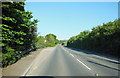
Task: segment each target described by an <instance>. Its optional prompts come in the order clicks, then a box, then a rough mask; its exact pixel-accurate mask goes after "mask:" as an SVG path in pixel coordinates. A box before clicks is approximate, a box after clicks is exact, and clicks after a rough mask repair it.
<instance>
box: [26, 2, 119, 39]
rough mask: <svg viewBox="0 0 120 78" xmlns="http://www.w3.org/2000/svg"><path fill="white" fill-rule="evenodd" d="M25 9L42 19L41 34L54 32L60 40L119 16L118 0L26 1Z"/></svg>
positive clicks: (39, 25) (35, 17)
mask: <svg viewBox="0 0 120 78" xmlns="http://www.w3.org/2000/svg"><path fill="white" fill-rule="evenodd" d="M25 9H26V10H27V11H31V12H33V14H32V15H33V17H34V19H38V20H39V21H40V22H39V23H38V25H37V28H38V33H40V34H39V35H42V36H45V35H46V34H49V33H52V34H55V35H56V36H57V38H58V39H59V40H67V39H69V38H70V37H72V36H75V35H78V34H79V33H80V32H82V31H84V30H91V29H92V28H93V27H96V26H98V25H102V24H103V23H107V22H110V21H114V20H116V19H117V18H118V3H117V2H26V5H25Z"/></svg>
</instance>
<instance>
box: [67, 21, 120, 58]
mask: <svg viewBox="0 0 120 78" xmlns="http://www.w3.org/2000/svg"><path fill="white" fill-rule="evenodd" d="M119 36H120V19H118V20H115V21H114V22H108V23H106V24H103V25H102V26H97V27H94V28H93V29H92V31H83V32H81V33H80V34H79V35H77V36H74V37H71V38H70V39H69V40H68V42H67V46H69V47H74V48H78V49H84V50H89V51H96V52H100V53H105V54H111V55H116V56H118V51H119V47H120V37H119Z"/></svg>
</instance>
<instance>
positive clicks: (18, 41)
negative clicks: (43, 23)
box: [0, 1, 38, 66]
mask: <svg viewBox="0 0 120 78" xmlns="http://www.w3.org/2000/svg"><path fill="white" fill-rule="evenodd" d="M24 5H25V3H24V2H13V1H10V2H2V5H1V7H2V17H0V18H1V19H2V25H0V27H1V29H2V34H1V36H2V44H1V45H0V46H1V47H2V53H3V54H2V55H3V61H2V62H3V63H2V64H3V66H7V65H8V64H12V63H14V62H15V61H16V60H17V58H18V57H17V56H16V55H17V54H20V53H21V51H24V50H27V49H30V48H33V47H35V39H36V36H37V34H36V32H37V27H36V23H37V22H38V20H33V21H31V18H32V17H33V16H32V15H31V14H32V12H29V11H25V9H24Z"/></svg>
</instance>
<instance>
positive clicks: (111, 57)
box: [64, 46, 120, 64]
mask: <svg viewBox="0 0 120 78" xmlns="http://www.w3.org/2000/svg"><path fill="white" fill-rule="evenodd" d="M64 47H65V48H68V49H71V50H74V51H76V52H82V53H85V54H89V55H97V56H101V57H105V58H109V59H113V60H116V61H118V62H115V61H111V60H107V59H102V58H99V57H94V56H93V57H92V58H96V59H99V60H105V61H108V62H111V63H115V64H120V57H115V56H111V55H106V54H103V53H97V52H93V51H86V50H81V49H76V48H71V47H67V46H64Z"/></svg>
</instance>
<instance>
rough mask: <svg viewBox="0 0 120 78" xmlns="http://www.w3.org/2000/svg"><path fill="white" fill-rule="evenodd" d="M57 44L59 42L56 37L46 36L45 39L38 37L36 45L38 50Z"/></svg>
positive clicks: (52, 35)
mask: <svg viewBox="0 0 120 78" xmlns="http://www.w3.org/2000/svg"><path fill="white" fill-rule="evenodd" d="M58 43H59V40H58V39H57V38H56V35H54V34H47V35H46V36H45V37H44V36H38V37H37V44H36V45H37V46H38V47H40V48H44V47H54V46H55V45H57V44H58Z"/></svg>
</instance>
